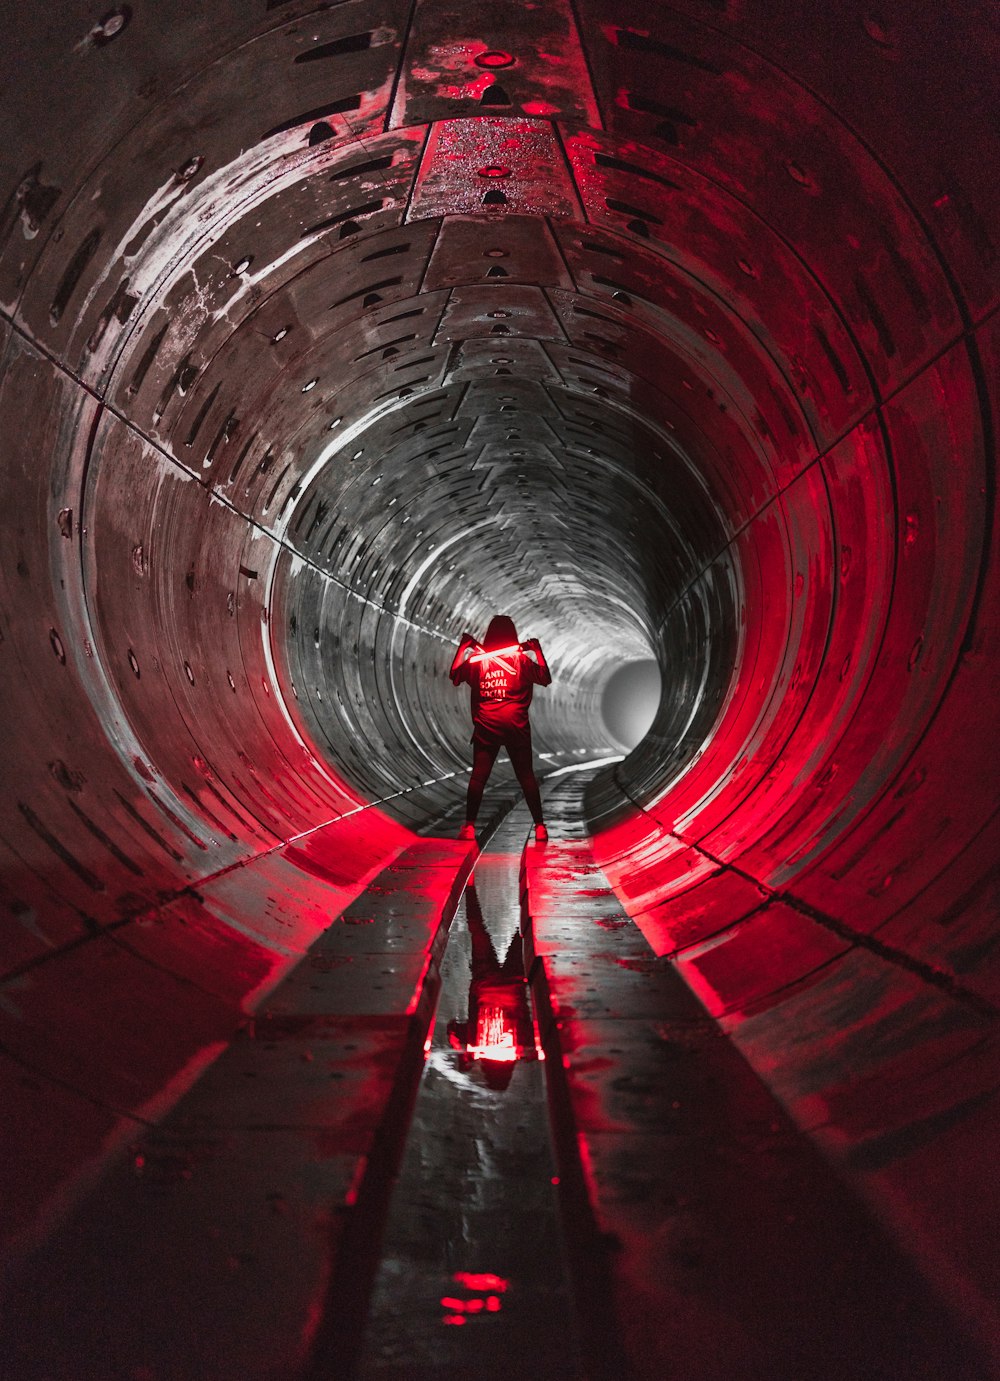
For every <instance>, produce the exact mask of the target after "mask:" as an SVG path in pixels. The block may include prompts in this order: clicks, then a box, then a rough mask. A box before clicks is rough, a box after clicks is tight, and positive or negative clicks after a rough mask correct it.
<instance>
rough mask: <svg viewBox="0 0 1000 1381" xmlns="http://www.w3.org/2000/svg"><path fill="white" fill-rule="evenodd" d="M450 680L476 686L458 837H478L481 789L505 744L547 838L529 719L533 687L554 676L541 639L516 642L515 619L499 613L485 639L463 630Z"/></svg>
mask: <svg viewBox="0 0 1000 1381" xmlns="http://www.w3.org/2000/svg"><path fill="white" fill-rule="evenodd" d="M451 679H452V683H453V684H454V685H456V686H459V685H461V684H462V682H463V681H466V682H468V684H469V686H470V687H471V688H472V726H473V732H472V745H473V752H472V776H471V777H470V778H469V792H468V796H467V798H466V803H465V824H464V825H463V826H462V828H461V830H460V831H459V838H460V839H475V837H476V816H477V815H478V814H479V806H480V803H481V801H482V799H483V791H484V790H485V787H486V783H487V781H488V779H489V775H490V773H491V772H492V770H493V764H494V762H496V757H497V754H498V753H499V751H500V749H501V748H506V749H507V755H508V757H509V758H510V760H511V764H512V765H513V768H514V772H515V774H516V776H517V780H518V782H519V783H520V786H521V790H522V791H523V792H524V799H525V800H526V801H527V803H528V809H529V810H530V811H531V818H532V819H533V820H534V822H535V838H536V839H538V840H544V839H548V837H549V836H548V831H547V830H546V828H545V821H544V817H543V815H542V799H541V796H540V794H539V791H538V781H537V778H536V777H535V770H534V766H533V763H532V755H531V724H530V722H529V720H528V706H529V705H530V704H531V695H532V691H533V690H534V688H535V686H547V685H548V684H549V683H550V682H551V680H552V676H551V674H550V672H549V668H548V666H547V665H546V662H545V656H544V654H543V652H542V648H541V644H540V643H539V641H538V639H537V638H528V639H527V641H525V642H523V643H521V642H518V639H517V629H516V628H515V627H514V621H513V619H509V618H507V616H506V615H505V614H497V615H496V617H495V618H493V619H491V620H490V626H489V628H487V630H486V637H485V638H484V639H483V641H482V643H478V642H477V641H476V639H475V638H473V637H472V636H471V634H469V633H463V634H462V640H461V642H460V643H459V645H458V651H457V652H456V653H455V660H454V661H453V662H452V664H451Z"/></svg>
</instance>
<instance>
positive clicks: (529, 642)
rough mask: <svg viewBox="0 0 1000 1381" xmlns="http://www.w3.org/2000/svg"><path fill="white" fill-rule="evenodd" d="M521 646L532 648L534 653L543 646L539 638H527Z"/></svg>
mask: <svg viewBox="0 0 1000 1381" xmlns="http://www.w3.org/2000/svg"><path fill="white" fill-rule="evenodd" d="M521 646H522V647H530V648H531V649H532V650H533V651H535V652H537V651H538V649H539V647H540V646H541V644H540V643H539V641H538V639H537V638H525V640H524V642H523V643H522V644H521Z"/></svg>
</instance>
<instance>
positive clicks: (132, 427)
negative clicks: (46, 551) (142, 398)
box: [0, 311, 454, 643]
mask: <svg viewBox="0 0 1000 1381" xmlns="http://www.w3.org/2000/svg"><path fill="white" fill-rule="evenodd" d="M0 319H2V320H4V321H6V322H7V323H8V325H9V326H10V328H11V330H12V331H13V332H15V334H16V335H18V336H19V337H20V338H21V339H22V340H24V341H25V342H27V344H28V345H29V346H30V347H31V349H32V350H35V351H36V352H37V353H38V354H39V355H41V356H42V357H43V358H44V359H46V360H48V362H49V363H50V364H51V365H53V367H54V368H56V369H57V370H58V371H59V372H60V373H61V374H63V375H65V376H66V378H68V379H71V380H72V381H73V383H74V384H76V385H77V387H78V388H80V389H82V390H83V391H84V392H85V393H87V394H88V395H89V396H90V397H91V398H93V399H94V401H95V402H96V403H97V404H98V405H99V409H100V410H102V411H105V412H107V413H109V414H110V415H111V416H112V417H114V418H115V419H116V420H117V421H119V422H120V423H121V424H122V426H124V427H127V428H128V430H129V431H130V432H132V433H133V435H135V436H137V437H139V438H141V440H143V441H144V442H145V443H146V444H147V445H148V446H150V447H151V448H152V449H153V450H154V451H156V452H157V454H158V455H160V456H162V457H163V459H164V460H166V461H168V462H169V463H170V464H171V465H174V466H176V467H177V469H178V470H179V471H181V473H182V474H184V475H186V476H187V478H188V479H191V480H194V481H195V483H196V484H199V485H200V486H201V488H202V489H203V490H204V491H205V493H206V494H208V495H210V497H211V498H213V499H214V500H215V501H216V502H217V503H220V504H222V505H223V506H224V507H225V508H228V509H229V510H230V512H232V513H235V514H236V515H237V516H238V517H240V518H242V519H243V521H244V522H246V523H247V524H249V526H250V527H252V528H254V529H255V530H256V531H257V532H258V533H260V534H261V535H262V536H264V537H267V538H268V539H269V540H270V541H271V542H273V543H274V545H275V546H276V547H280V548H281V549H282V550H284V551H286V552H288V554H289V555H290V556H291V557H293V558H294V559H296V560H298V561H301V562H302V563H303V565H306V566H309V567H310V569H312V570H314V571H315V572H316V574H317V575H319V576H322V577H323V579H325V580H328V581H330V582H331V583H332V584H334V585H337V586H339V588H340V589H342V590H343V591H344V592H345V594H348V595H350V596H351V597H352V598H353V599H357V600H360V601H361V602H362V603H363V604H367V605H369V607H370V608H372V609H377V610H378V611H379V613H382V614H386V615H387V616H388V617H390V618H392V619H394V620H397V621H399V620H398V616H397V615H396V614H395V613H394V612H393V610H391V609H388V608H387V607H386V606H385V605H383V604H379V603H377V601H375V600H373V599H370V598H369V597H368V596H367V595H362V594H359V593H358V591H357V590H355V589H353V588H352V587H351V586H350V585H345V584H344V582H343V581H342V580H338V579H337V577H336V576H335V575H334V574H333V573H332V571H327V570H324V568H323V567H322V566H319V565H317V563H316V562H315V561H314V560H313V559H312V558H311V557H309V556H307V555H305V553H303V552H300V551H299V550H298V549H297V548H296V547H293V546H292V545H291V544H290V543H289V542H287V541H286V540H285V539H284V538H283V537H279V536H277V534H276V533H274V532H273V531H272V530H271V529H270V528H268V527H265V526H264V524H263V523H261V522H260V521H259V520H258V519H257V518H254V517H253V516H252V515H250V514H248V513H244V512H243V510H242V509H241V508H239V507H238V506H237V505H236V504H234V503H233V501H232V500H231V499H229V498H227V497H226V495H225V494H222V493H220V492H219V490H218V489H217V488H216V487H215V486H214V485H211V484H208V483H206V481H205V479H204V478H203V477H202V476H201V475H199V474H198V473H197V471H195V470H192V469H190V468H189V467H188V466H186V465H185V464H184V462H183V461H182V460H179V459H178V458H177V456H175V455H174V454H173V453H172V452H171V451H169V450H167V448H166V447H165V446H164V445H163V444H162V442H159V441H156V440H154V438H152V437H151V436H149V435H147V433H146V432H144V431H143V430H142V428H141V427H138V426H136V424H135V423H134V422H133V421H131V419H130V418H128V417H126V416H125V414H124V413H122V412H121V411H120V410H119V409H118V408H117V407H115V406H114V404H112V403H109V402H108V401H107V399H106V398H104V397H102V396H101V394H100V393H99V392H98V391H97V389H95V388H94V387H93V385H91V384H88V383H87V382H86V380H84V379H81V378H80V377H79V375H77V374H76V373H74V371H73V370H72V369H70V368H69V367H68V366H67V365H66V364H65V363H64V362H63V361H62V360H60V359H58V357H57V356H56V355H54V354H53V353H52V351H51V350H49V349H47V348H46V347H45V346H44V345H42V344H40V343H39V342H38V341H36V340H35V339H34V337H33V336H32V335H31V334H30V333H29V332H28V331H26V330H25V328H24V327H23V326H21V325H20V323H19V322H17V321H15V320H13V319H12V318H11V317H10V316H8V314H7V313H6V312H3V311H0ZM88 465H89V460H88ZM401 621H402V622H403V623H406V624H408V625H409V626H410V627H412V628H415V629H416V630H417V631H418V632H420V633H426V634H427V635H428V637H433V638H440V639H441V640H442V641H443V642H447V643H451V642H453V641H454V639H453V638H452V637H451V636H450V635H449V634H447V633H443V632H441V630H440V629H437V628H431V627H428V626H427V625H424V624H420V623H417V622H416V621H415V620H413V619H407V618H405V617H404V618H403V619H402V620H401Z"/></svg>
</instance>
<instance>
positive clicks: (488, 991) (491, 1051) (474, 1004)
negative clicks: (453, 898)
mask: <svg viewBox="0 0 1000 1381" xmlns="http://www.w3.org/2000/svg"><path fill="white" fill-rule="evenodd" d="M465 916H466V920H467V921H468V923H469V936H470V938H471V940H472V982H471V983H470V984H469V1017H468V1020H467V1021H449V1023H448V1041H449V1044H450V1045H451V1047H452V1049H454V1050H458V1051H461V1055H460V1057H459V1064H460V1065H461V1066H462V1067H463V1068H465V1069H468V1068H470V1067H471V1066H472V1065H473V1064H474V1063H475V1062H476V1061H477V1060H478V1061H479V1065H480V1068H481V1069H482V1071H483V1076H484V1078H485V1079H486V1082H487V1084H489V1086H490V1088H495V1089H505V1088H506V1087H507V1085H508V1084H509V1083H510V1080H511V1075H512V1074H513V1072H514V1065H515V1063H516V1061H517V1060H519V1059H523V1058H525V1057H527V1058H529V1059H534V1058H535V1054H536V1051H535V1031H534V1027H533V1025H532V1021H531V1010H530V1008H529V1007H528V989H527V984H526V982H525V977H524V962H523V959H522V956H521V936H520V934H519V933H518V934H515V936H514V938H513V939H512V940H511V942H510V945H509V947H508V949H507V955H506V958H505V959H504V961H503V963H502V964H501V963H500V961H499V960H498V959H497V955H496V950H495V949H494V948H493V940H492V938H491V936H490V933H489V931H488V930H487V929H486V925H485V923H484V921H483V913H482V910H481V908H480V905H479V898H478V896H477V895H476V889H475V886H474V885H473V884H472V883H471V882H470V883H469V885H468V887H467V888H466V889H465Z"/></svg>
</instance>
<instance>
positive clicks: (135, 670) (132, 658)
mask: <svg viewBox="0 0 1000 1381" xmlns="http://www.w3.org/2000/svg"><path fill="white" fill-rule="evenodd" d="M128 664H129V666H130V667H131V668H132V674H133V676H134V677H135V679H136V680H137V681H138V680H139V678H140V677H141V676H142V672H141V671H140V670H139V659H138V657H137V656H136V655H135V653H134V652H133V651H132V649H131V648H129V650H128Z"/></svg>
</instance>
